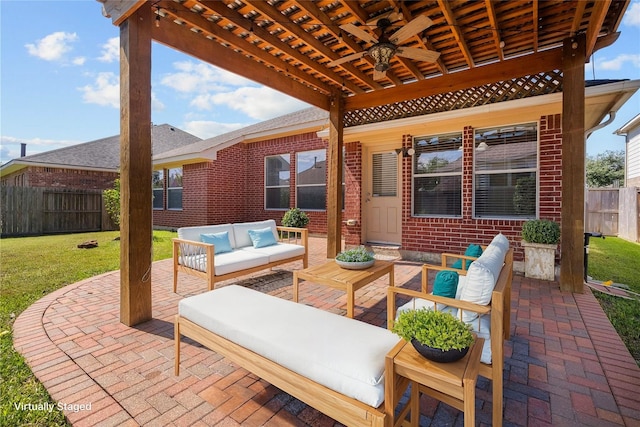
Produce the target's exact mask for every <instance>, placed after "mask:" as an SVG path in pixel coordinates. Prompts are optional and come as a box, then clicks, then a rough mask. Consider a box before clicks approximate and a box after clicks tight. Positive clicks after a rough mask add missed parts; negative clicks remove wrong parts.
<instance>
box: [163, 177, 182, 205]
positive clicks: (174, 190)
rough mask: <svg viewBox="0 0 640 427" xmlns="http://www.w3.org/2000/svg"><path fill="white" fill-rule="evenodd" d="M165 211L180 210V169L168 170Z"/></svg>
mask: <svg viewBox="0 0 640 427" xmlns="http://www.w3.org/2000/svg"><path fill="white" fill-rule="evenodd" d="M167 178H168V180H167V209H182V168H173V169H169V170H168V177H167Z"/></svg>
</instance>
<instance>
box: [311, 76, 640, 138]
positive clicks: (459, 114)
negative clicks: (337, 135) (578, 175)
mask: <svg viewBox="0 0 640 427" xmlns="http://www.w3.org/2000/svg"><path fill="white" fill-rule="evenodd" d="M639 88H640V80H626V81H622V82H614V83H609V84H603V85H598V86H591V87H587V88H585V103H586V104H587V107H588V106H589V105H590V100H594V99H597V98H600V97H603V96H607V95H609V96H610V97H615V98H613V99H612V98H608V99H609V101H614V103H613V106H612V107H611V108H608V109H606V110H607V111H602V112H601V114H599V115H598V116H599V118H598V119H597V122H596V123H592V124H590V123H585V128H591V127H593V126H595V125H597V124H598V123H600V121H602V119H603V118H604V117H605V116H606V115H607V114H608V113H609V112H610V111H617V110H618V109H620V107H622V105H624V103H625V102H627V101H628V100H629V98H631V97H632V96H633V94H634V93H635V92H636V91H637V90H638V89H639ZM616 95H618V96H617V97H616ZM594 102H595V101H594ZM554 104H555V105H557V106H559V108H560V109H559V111H558V112H561V111H562V93H554V94H550V95H540V96H533V97H530V98H524V99H517V100H514V101H505V102H496V103H495V104H487V105H482V106H479V107H472V108H463V109H460V110H453V111H446V112H442V113H434V114H428V115H424V116H416V117H410V118H406V119H397V120H390V121H386V122H380V123H372V124H366V125H361V126H353V127H349V128H346V129H344V139H345V141H346V140H349V141H355V140H357V138H358V136H360V135H363V134H371V133H377V132H387V133H388V132H389V131H394V132H397V131H398V130H405V129H407V128H411V127H412V126H422V127H424V125H425V124H429V123H438V122H442V121H445V120H452V119H461V118H465V117H469V116H475V115H482V114H492V113H497V112H506V111H511V110H516V109H523V108H533V107H542V106H545V105H554ZM550 113H551V111H549V114H550ZM588 113H589V112H588V111H586V114H585V115H588ZM318 137H320V138H328V137H329V129H328V128H326V129H323V130H321V131H320V132H318Z"/></svg>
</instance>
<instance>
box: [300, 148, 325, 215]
mask: <svg viewBox="0 0 640 427" xmlns="http://www.w3.org/2000/svg"><path fill="white" fill-rule="evenodd" d="M326 165H327V153H326V151H325V150H315V151H304V152H300V153H297V154H296V191H297V193H296V206H297V207H298V208H300V209H306V210H325V209H326V206H327V173H326V170H327V167H326Z"/></svg>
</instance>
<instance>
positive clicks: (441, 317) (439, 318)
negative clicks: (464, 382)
mask: <svg viewBox="0 0 640 427" xmlns="http://www.w3.org/2000/svg"><path fill="white" fill-rule="evenodd" d="M391 331H392V332H393V333H395V334H396V335H398V336H400V338H403V339H404V340H406V341H408V342H410V343H411V344H412V345H413V347H414V348H415V349H416V350H417V351H418V353H420V354H421V355H422V356H424V357H425V358H427V359H429V360H433V361H435V362H441V363H444V362H455V361H456V360H459V359H462V358H463V357H464V356H465V354H467V352H468V351H469V346H470V345H471V344H472V343H473V340H474V337H473V334H472V333H471V326H470V325H467V324H466V323H464V322H463V321H462V320H460V319H458V318H456V317H454V316H453V315H452V314H450V313H446V312H443V311H438V310H431V309H428V308H426V307H423V308H419V309H416V310H406V311H402V312H401V313H400V314H399V315H398V319H397V320H396V322H395V324H394V325H393V328H392V329H391Z"/></svg>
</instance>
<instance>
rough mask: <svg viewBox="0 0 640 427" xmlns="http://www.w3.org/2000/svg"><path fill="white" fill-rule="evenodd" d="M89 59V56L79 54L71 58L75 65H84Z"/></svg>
mask: <svg viewBox="0 0 640 427" xmlns="http://www.w3.org/2000/svg"><path fill="white" fill-rule="evenodd" d="M86 61H87V58H85V57H84V56H78V57H76V58H73V59H72V60H71V62H72V63H73V65H84V63H85V62H86Z"/></svg>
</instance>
